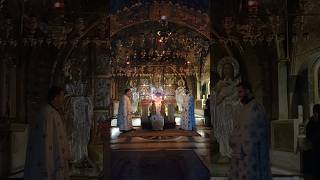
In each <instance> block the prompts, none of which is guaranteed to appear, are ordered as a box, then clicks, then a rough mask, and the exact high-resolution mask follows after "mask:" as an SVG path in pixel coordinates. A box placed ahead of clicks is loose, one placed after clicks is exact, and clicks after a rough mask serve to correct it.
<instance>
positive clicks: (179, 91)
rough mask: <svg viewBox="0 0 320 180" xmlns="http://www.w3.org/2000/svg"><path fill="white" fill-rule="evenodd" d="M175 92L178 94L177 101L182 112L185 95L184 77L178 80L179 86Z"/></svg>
mask: <svg viewBox="0 0 320 180" xmlns="http://www.w3.org/2000/svg"><path fill="white" fill-rule="evenodd" d="M175 94H176V102H177V105H178V111H179V112H181V111H182V104H183V100H184V96H185V88H184V81H183V80H182V79H180V80H179V81H178V88H177V89H176V92H175Z"/></svg>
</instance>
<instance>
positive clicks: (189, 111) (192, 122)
mask: <svg viewBox="0 0 320 180" xmlns="http://www.w3.org/2000/svg"><path fill="white" fill-rule="evenodd" d="M181 129H184V130H190V131H192V130H196V119H195V116H194V98H193V96H192V94H191V92H190V91H189V89H186V96H185V99H184V103H183V109H182V112H181Z"/></svg>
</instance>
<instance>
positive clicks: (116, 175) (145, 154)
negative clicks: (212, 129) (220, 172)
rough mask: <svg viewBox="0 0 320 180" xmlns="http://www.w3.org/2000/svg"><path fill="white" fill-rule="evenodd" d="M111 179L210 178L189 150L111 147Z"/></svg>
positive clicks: (188, 179)
mask: <svg viewBox="0 0 320 180" xmlns="http://www.w3.org/2000/svg"><path fill="white" fill-rule="evenodd" d="M111 157H112V171H111V172H112V175H111V176H112V178H111V179H112V180H209V179H210V172H209V170H208V169H207V168H206V166H205V165H204V164H203V163H202V162H201V160H200V159H199V158H198V156H197V155H196V153H194V152H193V151H192V150H161V151H113V152H112V154H111Z"/></svg>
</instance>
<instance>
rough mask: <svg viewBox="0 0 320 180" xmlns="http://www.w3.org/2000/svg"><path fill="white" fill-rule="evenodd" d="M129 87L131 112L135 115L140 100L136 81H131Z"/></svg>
mask: <svg viewBox="0 0 320 180" xmlns="http://www.w3.org/2000/svg"><path fill="white" fill-rule="evenodd" d="M130 86H131V89H130V90H131V92H132V111H133V113H136V112H137V111H138V104H139V99H140V97H139V91H138V88H137V82H136V80H131V81H130Z"/></svg>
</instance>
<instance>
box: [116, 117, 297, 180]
mask: <svg viewBox="0 0 320 180" xmlns="http://www.w3.org/2000/svg"><path fill="white" fill-rule="evenodd" d="M140 124H141V123H140V119H139V118H134V119H133V125H134V128H135V129H140ZM176 124H177V126H179V125H180V118H176ZM196 124H197V133H199V134H200V135H201V136H198V137H194V136H193V137H185V136H179V137H172V138H163V139H150V138H143V137H119V134H120V132H119V129H118V128H117V127H116V126H115V125H116V120H113V121H112V128H111V149H112V150H113V151H117V150H127V151H154V150H193V151H194V152H195V153H196V154H197V155H198V157H199V158H200V159H201V160H202V162H203V163H204V164H205V165H206V167H207V168H208V169H209V171H210V174H211V176H212V177H216V179H217V180H219V177H220V179H221V178H222V179H223V177H225V176H227V172H228V164H215V163H214V158H215V155H213V154H215V153H216V152H214V151H217V149H216V144H214V143H213V142H211V140H210V137H211V129H210V128H207V127H205V126H204V118H203V117H202V116H196ZM272 172H273V174H274V176H285V177H290V178H292V177H294V176H295V175H297V173H295V172H290V171H286V170H283V169H279V168H276V167H272ZM283 178H284V177H283Z"/></svg>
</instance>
